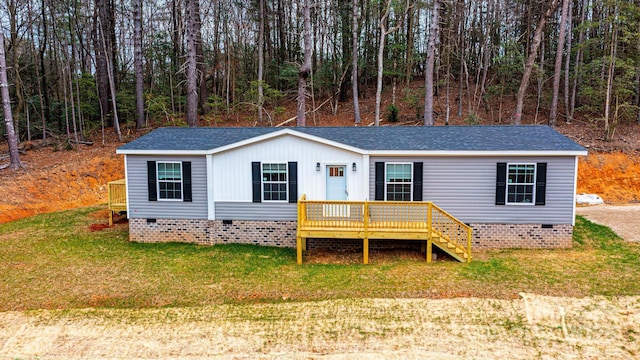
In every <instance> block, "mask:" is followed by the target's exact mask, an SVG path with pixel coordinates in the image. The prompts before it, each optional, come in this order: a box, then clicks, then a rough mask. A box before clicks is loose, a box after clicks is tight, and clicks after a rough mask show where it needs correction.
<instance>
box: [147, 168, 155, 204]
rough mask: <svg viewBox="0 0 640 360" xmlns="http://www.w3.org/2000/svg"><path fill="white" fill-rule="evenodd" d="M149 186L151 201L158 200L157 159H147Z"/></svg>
mask: <svg viewBox="0 0 640 360" xmlns="http://www.w3.org/2000/svg"><path fill="white" fill-rule="evenodd" d="M147 188H148V190H149V201H158V190H157V188H156V162H155V161H147Z"/></svg>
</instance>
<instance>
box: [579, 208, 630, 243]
mask: <svg viewBox="0 0 640 360" xmlns="http://www.w3.org/2000/svg"><path fill="white" fill-rule="evenodd" d="M576 213H577V214H578V215H581V216H584V217H585V218H587V219H589V220H590V221H592V222H594V223H596V224H600V225H604V226H607V227H609V228H611V230H613V231H614V232H615V233H616V234H618V235H619V236H620V237H622V238H623V239H625V240H626V241H629V242H637V243H640V230H638V229H640V205H598V206H585V207H578V208H577V209H576Z"/></svg>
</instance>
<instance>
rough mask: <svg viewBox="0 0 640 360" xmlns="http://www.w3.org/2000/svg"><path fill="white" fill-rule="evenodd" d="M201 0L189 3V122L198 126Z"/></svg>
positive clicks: (191, 0) (187, 109) (187, 115)
mask: <svg viewBox="0 0 640 360" xmlns="http://www.w3.org/2000/svg"><path fill="white" fill-rule="evenodd" d="M198 1H199V0H188V1H187V2H186V3H187V11H186V14H187V36H186V37H187V63H186V67H187V107H186V119H187V124H189V126H191V127H195V126H198V74H197V61H196V59H197V53H198V50H197V32H198V31H199V26H200V19H197V18H196V17H197V11H196V6H197V4H196V3H197V2H198Z"/></svg>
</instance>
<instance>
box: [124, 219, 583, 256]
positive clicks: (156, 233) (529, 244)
mask: <svg viewBox="0 0 640 360" xmlns="http://www.w3.org/2000/svg"><path fill="white" fill-rule="evenodd" d="M296 224H297V222H296V221H257V220H233V221H228V220H177V219H129V240H131V241H134V242H143V243H156V242H185V243H193V244H202V245H215V244H227V243H240V244H255V245H265V246H278V247H289V248H295V247H296ZM471 227H472V228H473V238H472V248H473V249H505V248H528V249H539V248H546V249H549V248H569V247H571V242H572V235H573V226H571V224H560V225H558V224H555V225H553V226H551V227H550V226H548V225H547V226H544V227H543V225H541V224H471ZM418 244H420V242H419V241H393V240H392V241H381V240H372V241H371V242H370V244H369V246H370V248H371V249H387V248H413V247H419V246H420V245H418ZM307 248H308V249H309V250H313V249H330V250H338V249H341V250H361V249H362V240H358V239H354V240H350V239H309V240H308V241H307Z"/></svg>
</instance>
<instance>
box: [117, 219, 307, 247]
mask: <svg viewBox="0 0 640 360" xmlns="http://www.w3.org/2000/svg"><path fill="white" fill-rule="evenodd" d="M296 224H297V222H296V221H254V220H233V221H223V220H176V219H155V220H148V219H129V240H131V241H134V242H144V243H157V242H185V243H193V244H201V245H215V244H228V243H236V244H255V245H265V246H278V247H290V248H295V247H296Z"/></svg>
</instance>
